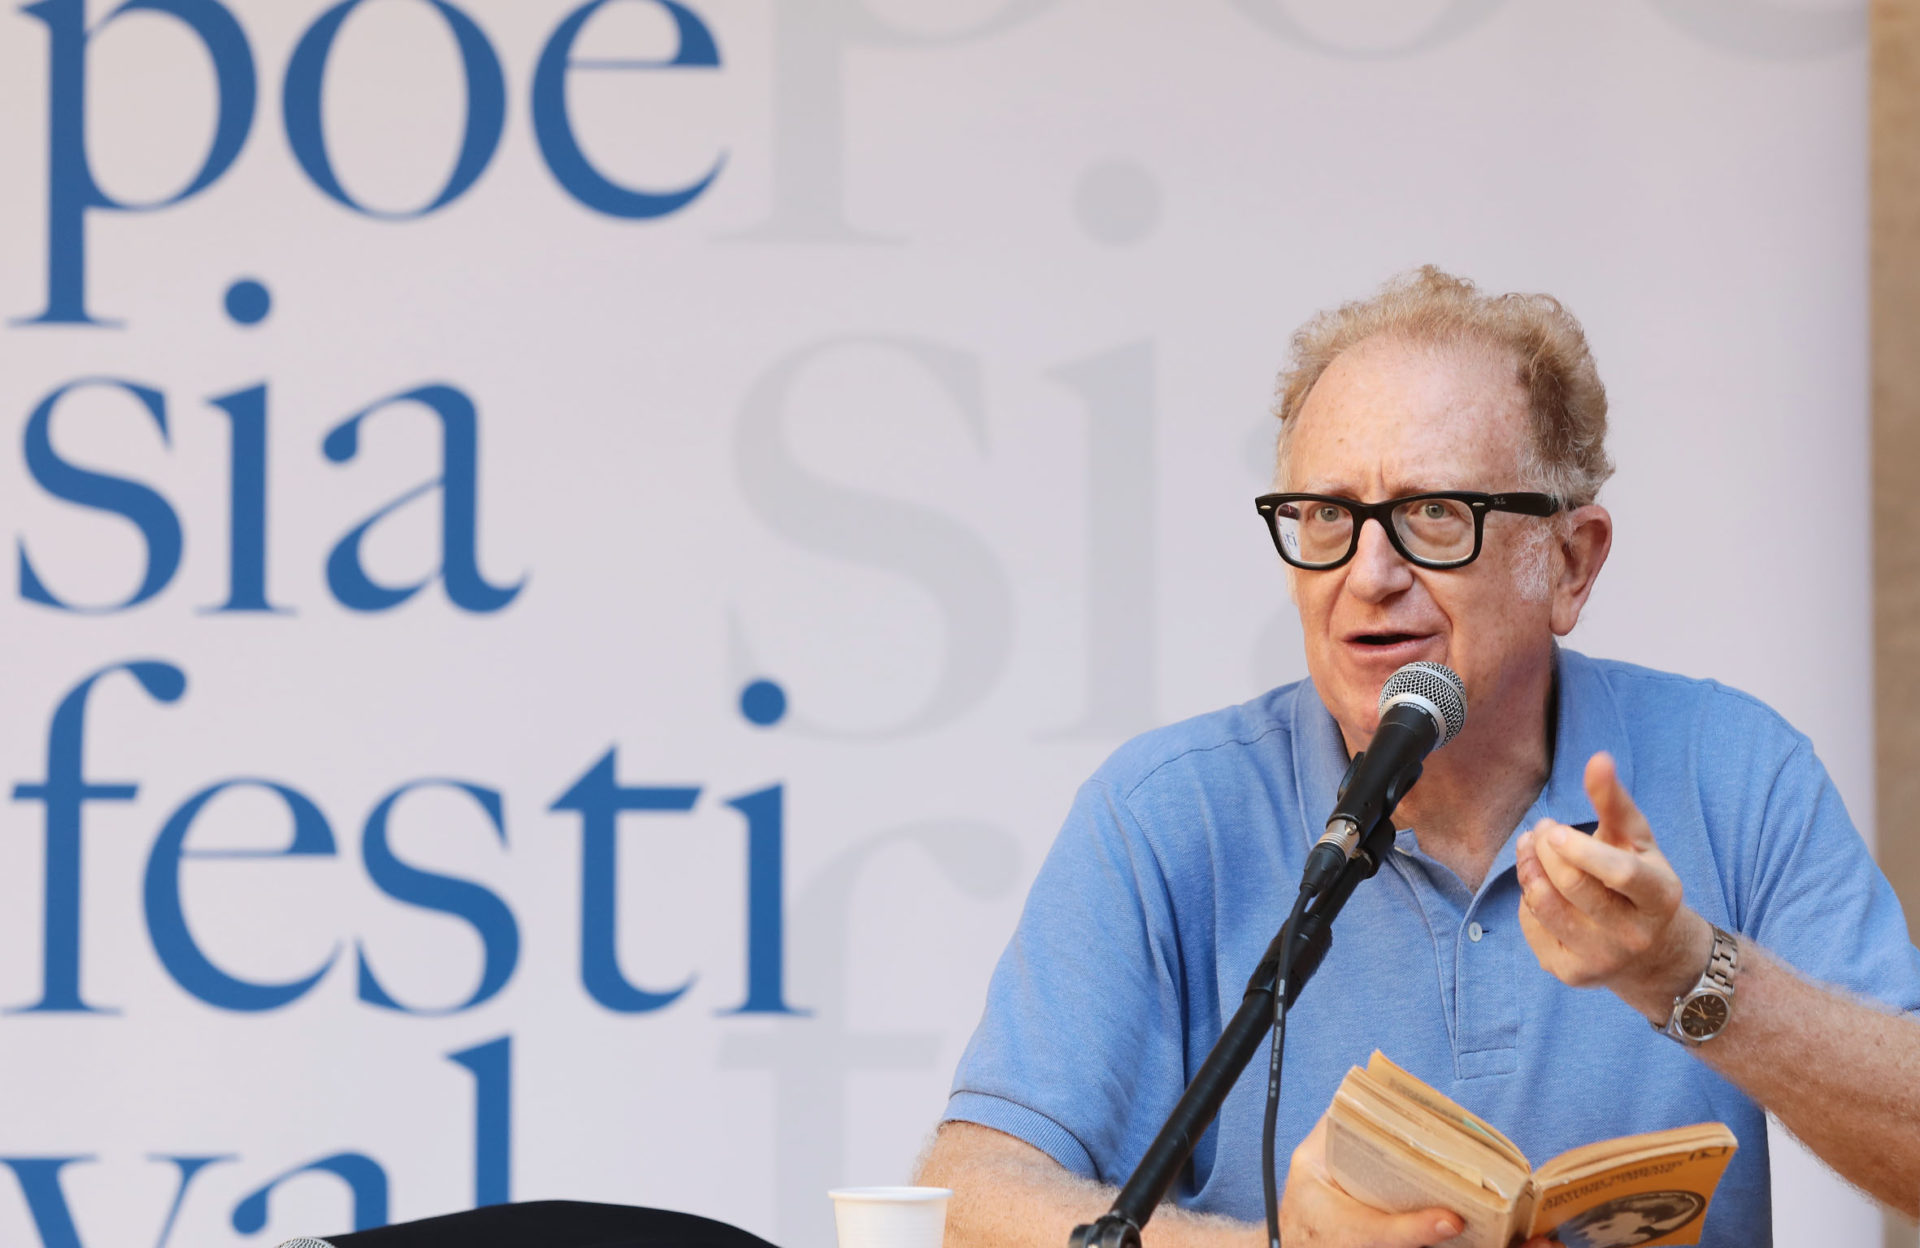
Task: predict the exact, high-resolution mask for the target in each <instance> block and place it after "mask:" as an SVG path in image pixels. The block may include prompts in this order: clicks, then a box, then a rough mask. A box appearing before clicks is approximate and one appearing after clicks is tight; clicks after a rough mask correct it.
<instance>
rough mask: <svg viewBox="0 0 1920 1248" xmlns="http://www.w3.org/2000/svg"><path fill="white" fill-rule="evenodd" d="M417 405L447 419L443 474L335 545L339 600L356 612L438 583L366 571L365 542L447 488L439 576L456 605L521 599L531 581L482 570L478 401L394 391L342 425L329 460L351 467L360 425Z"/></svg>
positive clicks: (331, 440)
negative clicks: (499, 581)
mask: <svg viewBox="0 0 1920 1248" xmlns="http://www.w3.org/2000/svg"><path fill="white" fill-rule="evenodd" d="M408 402H411V403H418V404H420V405H421V406H422V407H425V408H426V409H427V410H428V411H430V412H432V413H433V414H434V415H435V416H438V417H439V418H440V433H441V441H440V445H441V454H440V461H441V463H440V475H439V476H437V477H435V478H434V479H433V480H431V481H428V482H426V483H425V484H423V485H417V486H415V487H414V488H413V489H411V490H408V491H407V492H406V493H405V494H402V495H401V496H400V497H399V498H396V499H394V500H393V501H392V502H390V503H388V504H387V505H386V506H385V507H382V508H381V509H380V510H379V511H376V512H374V513H373V514H372V515H371V516H368V517H367V518H366V519H365V520H362V521H361V522H360V523H359V524H358V525H355V526H354V527H353V529H351V530H350V531H349V532H348V533H347V535H346V536H345V537H343V538H341V539H340V541H339V543H338V544H337V545H335V546H334V548H333V553H332V554H330V555H328V556H327V588H329V589H331V590H332V591H333V596H334V597H335V598H337V599H339V601H340V605H341V606H344V607H347V608H349V609H351V610H354V611H385V610H387V609H388V608H390V607H397V606H399V605H400V604H401V603H403V602H405V601H406V600H407V599H409V598H411V597H413V596H414V595H415V594H417V593H419V592H420V591H421V590H422V589H424V588H425V587H426V585H427V582H428V581H430V580H432V579H433V578H432V577H428V578H426V580H421V581H416V582H414V583H413V584H412V585H398V586H395V585H382V584H379V583H378V582H376V581H375V580H374V579H373V578H372V577H370V576H368V575H367V572H366V568H365V567H364V566H363V565H362V564H361V561H360V543H361V542H363V541H365V540H366V536H367V530H369V529H371V528H372V527H373V526H374V525H376V524H378V523H379V522H380V521H381V520H382V519H384V518H385V517H386V516H387V515H388V513H390V512H393V511H396V510H398V509H399V508H401V507H403V506H405V505H406V504H408V503H410V502H412V501H413V500H414V499H416V498H418V497H420V496H421V495H422V494H425V493H427V492H428V491H429V490H433V489H436V488H437V489H438V490H439V491H440V543H441V556H440V576H441V580H442V581H443V582H444V583H445V585H446V588H447V598H448V599H449V600H450V601H452V603H453V605H455V606H456V607H460V608H462V609H464V610H467V611H476V612H479V611H498V610H500V609H501V608H502V607H504V606H506V605H507V604H508V603H510V602H512V601H513V600H514V598H516V597H517V596H518V595H519V593H520V590H521V589H522V587H524V586H525V585H526V579H525V578H524V577H523V578H521V580H520V582H519V583H518V584H514V585H504V586H503V585H492V584H489V583H488V582H487V579H486V578H485V577H483V576H482V575H481V574H480V562H479V554H478V551H477V550H476V547H477V546H478V545H479V541H480V537H479V527H480V516H479V512H480V483H479V475H480V463H479V460H480V421H479V417H478V415H477V414H476V413H475V412H474V408H473V400H472V399H469V398H468V397H467V396H466V395H464V394H462V393H461V392H460V391H458V390H456V389H454V388H453V387H452V386H445V385H430V386H421V387H420V388H419V389H417V390H409V391H407V392H406V393H404V394H396V395H390V396H389V397H387V398H384V399H381V400H380V401H379V402H377V403H375V404H373V405H372V406H371V407H368V408H365V409H364V410H362V411H359V412H355V413H354V414H353V415H351V416H349V417H347V418H346V419H345V420H343V421H341V422H340V423H339V424H338V425H335V426H334V427H333V429H332V431H331V432H329V433H328V434H327V438H326V441H325V442H324V443H322V447H323V449H324V450H325V452H326V456H327V458H328V459H330V460H332V461H333V462H334V463H336V464H344V463H346V462H347V461H348V460H350V459H352V458H353V457H354V456H355V455H357V454H359V452H360V424H361V422H362V421H364V420H366V418H367V417H369V416H371V415H372V414H373V413H375V412H377V411H379V410H380V409H381V408H383V407H386V406H388V405H389V404H393V403H408Z"/></svg>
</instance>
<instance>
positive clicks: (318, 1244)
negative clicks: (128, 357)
mask: <svg viewBox="0 0 1920 1248" xmlns="http://www.w3.org/2000/svg"><path fill="white" fill-rule="evenodd" d="M280 1248H333V1245H332V1244H330V1243H328V1242H327V1241H326V1240H324V1239H290V1240H288V1241H287V1242H286V1243H284V1244H281V1245H280Z"/></svg>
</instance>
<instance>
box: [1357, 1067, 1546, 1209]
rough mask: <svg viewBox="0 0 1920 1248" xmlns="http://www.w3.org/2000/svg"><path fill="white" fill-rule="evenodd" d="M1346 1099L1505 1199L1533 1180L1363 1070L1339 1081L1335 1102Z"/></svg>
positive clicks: (1518, 1167) (1419, 1147)
mask: <svg viewBox="0 0 1920 1248" xmlns="http://www.w3.org/2000/svg"><path fill="white" fill-rule="evenodd" d="M1343 1101H1345V1102H1353V1101H1358V1102H1360V1103H1363V1104H1364V1105H1365V1106H1366V1107H1367V1108H1368V1109H1369V1110H1371V1111H1372V1113H1373V1115H1374V1116H1375V1117H1376V1118H1378V1119H1379V1120H1380V1125H1381V1126H1383V1127H1385V1128H1386V1129H1388V1130H1390V1131H1392V1132H1393V1133H1394V1134H1395V1135H1398V1136H1400V1137H1401V1139H1403V1140H1404V1141H1406V1142H1407V1143H1409V1144H1411V1145H1412V1146H1413V1147H1414V1148H1415V1149H1417V1150H1418V1151H1420V1152H1422V1153H1425V1154H1428V1155H1430V1156H1432V1157H1434V1158H1435V1159H1436V1161H1437V1162H1439V1163H1440V1164H1443V1165H1446V1166H1447V1167H1449V1168H1450V1169H1452V1170H1453V1171H1454V1172H1455V1173H1457V1174H1459V1175H1461V1176H1462V1177H1463V1178H1465V1179H1466V1180H1467V1181H1468V1182H1470V1183H1475V1184H1478V1185H1481V1186H1485V1187H1489V1188H1491V1189H1493V1191H1494V1192H1495V1193H1496V1194H1497V1195H1498V1196H1499V1197H1500V1199H1501V1200H1503V1201H1508V1202H1511V1201H1512V1200H1514V1199H1515V1198H1516V1197H1518V1196H1519V1195H1520V1193H1521V1192H1522V1191H1524V1190H1526V1185H1527V1180H1528V1178H1529V1177H1530V1176H1529V1174H1528V1172H1527V1169H1526V1167H1524V1166H1515V1165H1514V1164H1513V1163H1512V1162H1510V1161H1508V1160H1507V1159H1506V1157H1505V1156H1503V1155H1502V1154H1501V1153H1500V1152H1499V1151H1498V1150H1496V1149H1493V1148H1491V1147H1489V1146H1488V1145H1487V1143H1486V1142H1485V1141H1484V1140H1481V1139H1479V1138H1477V1137H1475V1136H1472V1135H1469V1134H1468V1133H1467V1132H1465V1131H1462V1130H1461V1129H1460V1128H1459V1127H1458V1126H1456V1125H1454V1124H1453V1123H1452V1122H1451V1121H1449V1120H1447V1119H1445V1118H1442V1117H1440V1116H1439V1115H1437V1114H1434V1113H1431V1112H1429V1111H1428V1110H1426V1109H1425V1108H1423V1107H1421V1106H1419V1105H1417V1104H1415V1103H1413V1102H1412V1101H1409V1100H1408V1099H1407V1098H1405V1097H1404V1096H1401V1095H1400V1094H1399V1093H1398V1092H1397V1091H1395V1090H1394V1089H1391V1088H1386V1087H1382V1086H1381V1085H1380V1084H1378V1083H1376V1082H1374V1081H1373V1079H1372V1077H1371V1076H1370V1075H1368V1074H1367V1072H1366V1071H1364V1070H1361V1069H1359V1068H1358V1067H1355V1068H1354V1069H1352V1070H1350V1071H1348V1072H1347V1077H1346V1078H1345V1079H1343V1080H1342V1081H1341V1083H1340V1088H1339V1091H1338V1093H1336V1095H1335V1097H1334V1104H1335V1105H1336V1106H1338V1105H1340V1104H1342V1102H1343Z"/></svg>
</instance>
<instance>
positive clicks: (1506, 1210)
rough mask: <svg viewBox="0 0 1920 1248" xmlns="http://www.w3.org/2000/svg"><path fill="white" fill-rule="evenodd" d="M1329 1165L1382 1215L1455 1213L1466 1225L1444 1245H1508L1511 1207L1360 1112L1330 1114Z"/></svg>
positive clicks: (1356, 1195)
mask: <svg viewBox="0 0 1920 1248" xmlns="http://www.w3.org/2000/svg"><path fill="white" fill-rule="evenodd" d="M1336 1103H1337V1102H1336ZM1327 1169H1328V1170H1329V1171H1330V1172H1331V1173H1332V1175H1333V1179H1334V1182H1336V1183H1338V1184H1339V1185H1340V1186H1341V1188H1342V1189H1343V1190H1345V1191H1346V1193H1347V1194H1348V1195H1349V1196H1352V1197H1353V1198H1354V1199H1355V1200H1357V1201H1359V1202H1360V1203H1361V1204H1363V1205H1367V1206H1370V1207H1372V1208H1374V1209H1378V1210H1381V1211H1382V1212H1384V1213H1410V1212H1412V1211H1414V1210H1417V1209H1446V1210H1449V1211H1450V1212H1452V1213H1455V1214H1457V1215H1459V1217H1460V1219H1461V1220H1462V1221H1463V1222H1464V1223H1465V1224H1466V1229H1464V1230H1463V1231H1461V1232H1460V1234H1458V1235H1456V1236H1454V1237H1453V1238H1452V1239H1449V1240H1447V1241H1446V1248H1508V1245H1509V1243H1510V1242H1511V1241H1512V1239H1513V1235H1514V1230H1515V1229H1516V1228H1515V1227H1514V1225H1513V1213H1514V1210H1513V1208H1512V1207H1511V1206H1510V1205H1508V1204H1507V1203H1506V1202H1504V1201H1501V1200H1500V1199H1499V1198H1498V1197H1497V1196H1496V1195H1495V1194H1494V1193H1493V1192H1491V1191H1488V1190H1487V1189H1486V1188H1484V1187H1476V1186H1474V1185H1472V1184H1470V1183H1469V1182H1468V1181H1467V1180H1465V1179H1464V1178H1461V1177H1460V1176H1459V1175H1457V1174H1454V1173H1452V1172H1450V1171H1448V1170H1445V1169H1442V1168H1441V1167H1439V1166H1435V1165H1433V1164H1432V1163H1431V1162H1430V1161H1428V1160H1427V1159H1426V1158H1424V1157H1421V1156H1419V1155H1418V1154H1416V1153H1414V1152H1413V1151H1412V1150H1411V1149H1410V1148H1408V1147H1407V1145H1406V1144H1405V1143H1404V1142H1403V1141H1401V1140H1400V1139H1398V1138H1397V1137H1395V1136H1393V1135H1391V1134H1389V1133H1388V1132H1386V1131H1384V1130H1381V1129H1379V1128H1378V1127H1377V1126H1376V1125H1375V1124H1373V1123H1371V1122H1369V1121H1368V1120H1367V1118H1366V1117H1365V1116H1364V1111H1358V1112H1355V1113H1352V1114H1339V1113H1334V1114H1330V1115H1328V1118H1327Z"/></svg>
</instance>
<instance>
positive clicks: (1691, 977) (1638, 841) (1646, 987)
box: [1515, 754, 1713, 1023]
mask: <svg viewBox="0 0 1920 1248" xmlns="http://www.w3.org/2000/svg"><path fill="white" fill-rule="evenodd" d="M1586 788H1587V796H1588V797H1589V798H1591V799H1592V801H1593V808H1594V811H1595V813H1597V814H1598V815H1599V816H1600V827H1599V830H1598V831H1597V832H1595V833H1594V834H1593V835H1592V836H1587V835H1585V834H1583V833H1581V832H1578V831H1576V830H1574V829H1573V828H1570V827H1568V826H1567V825H1565V824H1563V823H1556V822H1554V821H1553V820H1551V819H1542V820H1541V821H1540V822H1539V823H1538V824H1536V825H1535V826H1534V827H1533V828H1532V829H1531V830H1529V831H1527V832H1523V833H1522V834H1521V835H1520V841H1519V844H1518V845H1517V846H1516V852H1515V868H1516V870H1517V872H1518V874H1519V878H1520V888H1521V892H1522V897H1523V900H1522V902H1521V906H1520V930H1521V931H1522V932H1523V933H1524V934H1525V935H1526V938H1527V944H1529V945H1530V946H1532V948H1533V952H1534V956H1535V957H1537V958H1539V959H1540V965H1541V966H1543V967H1545V968H1546V969H1547V970H1548V971H1549V972H1551V973H1552V974H1553V975H1554V976H1555V977H1556V978H1557V979H1559V980H1560V981H1561V982H1562V983H1565V984H1569V985H1571V986H1573V987H1575V988H1589V987H1604V988H1610V989H1612V990H1613V992H1614V993H1616V994H1617V995H1618V996H1619V997H1620V998H1621V999H1622V1000H1624V1001H1626V1002H1627V1004H1629V1005H1631V1006H1633V1007H1634V1008H1635V1009H1636V1010H1639V1011H1640V1012H1641V1013H1642V1014H1644V1015H1645V1016H1646V1017H1647V1018H1648V1019H1651V1020H1655V1021H1658V1022H1661V1023H1664V1022H1665V1021H1666V1018H1667V1015H1668V1013H1669V1011H1670V1010H1671V1009H1672V1007H1673V999H1674V998H1675V997H1677V996H1679V995H1680V994H1682V993H1684V992H1686V990H1687V989H1689V988H1691V987H1692V986H1693V984H1694V982H1695V980H1697V979H1698V978H1699V975H1700V968H1701V967H1703V966H1705V965H1706V964H1707V955H1708V952H1709V950H1710V949H1711V947H1712V944H1713V931H1712V929H1711V928H1710V927H1709V926H1708V924H1707V922H1706V920H1705V919H1702V918H1701V917H1700V916H1699V915H1698V914H1695V913H1694V912H1693V911H1692V910H1690V909H1688V908H1687V907H1686V906H1685V905H1684V904H1683V901H1682V898H1681V895H1680V893H1681V889H1680V877H1679V876H1678V875H1676V874H1675V873H1674V870H1673V868H1672V866H1670V865H1669V864H1668V862H1667V859H1666V856H1665V855H1664V854H1662V853H1661V852H1660V847H1659V846H1658V845H1656V844H1655V843H1654V840H1653V829H1652V828H1650V827H1648V826H1647V819H1646V816H1645V815H1643V814H1641V813H1640V808H1639V807H1638V806H1635V805H1634V802H1633V798H1632V797H1630V796H1628V794H1627V791H1626V789H1625V788H1624V787H1622V786H1621V784H1620V777H1619V774H1618V772H1617V771H1616V769H1615V767H1614V763H1613V759H1612V758H1611V757H1609V756H1608V755H1606V754H1595V755H1594V756H1593V757H1592V758H1591V759H1589V760H1588V761H1587V772H1586Z"/></svg>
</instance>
